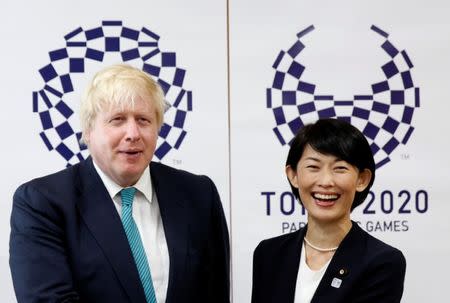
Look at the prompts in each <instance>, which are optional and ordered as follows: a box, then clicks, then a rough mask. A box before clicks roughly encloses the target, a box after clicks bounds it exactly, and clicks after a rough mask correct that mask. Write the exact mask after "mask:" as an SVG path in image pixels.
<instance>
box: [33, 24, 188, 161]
mask: <svg viewBox="0 0 450 303" xmlns="http://www.w3.org/2000/svg"><path fill="white" fill-rule="evenodd" d="M64 39H65V47H63V48H60V49H56V50H53V51H50V52H49V57H50V63H49V64H48V65H46V66H44V67H42V68H41V69H40V70H39V74H40V76H41V78H42V80H43V81H44V84H43V87H42V89H40V90H37V91H34V92H33V112H35V113H36V114H37V115H38V116H39V119H40V122H41V125H42V131H40V133H39V135H40V137H41V139H42V141H43V142H44V143H45V146H46V147H47V149H48V150H49V151H56V152H57V154H59V155H60V156H61V157H63V158H64V160H65V161H66V162H67V166H70V165H73V164H75V163H77V162H79V161H81V160H83V159H85V158H86V157H87V156H88V155H89V152H88V150H87V147H86V146H85V145H83V144H80V143H79V140H80V138H81V132H80V130H79V121H78V118H77V116H76V111H77V108H78V107H79V99H76V100H71V98H72V97H73V94H74V92H75V91H77V90H82V89H84V87H83V86H82V85H80V83H81V82H83V81H86V79H85V78H86V77H85V76H83V74H84V73H86V72H90V71H92V66H93V65H96V64H97V65H98V64H100V65H101V64H103V65H104V64H105V62H106V61H111V60H113V61H114V62H117V61H122V62H126V63H128V64H131V65H134V66H136V67H139V68H142V69H143V70H144V71H146V72H147V73H149V74H150V75H151V76H152V77H153V78H154V79H155V80H156V81H158V83H159V84H160V85H161V87H162V89H163V91H164V94H165V99H166V101H167V102H168V103H169V104H170V107H169V108H168V110H167V111H166V112H165V114H164V121H165V122H164V124H163V126H162V128H161V131H160V133H159V138H158V142H157V148H156V150H155V157H156V158H157V159H159V160H161V159H162V158H164V156H166V155H167V153H168V152H169V151H170V150H172V149H178V148H179V147H180V146H181V144H182V142H183V139H184V138H185V136H186V134H187V132H186V130H185V129H184V127H185V122H186V117H187V115H188V113H189V112H191V111H192V92H191V91H190V90H187V89H185V88H184V87H183V83H184V80H185V76H186V70H184V69H183V68H180V67H178V66H177V60H176V54H175V53H174V52H163V51H161V50H160V48H159V46H158V42H159V39H160V37H159V36H158V35H157V34H155V33H154V32H152V31H151V30H149V29H147V28H146V27H142V28H141V29H140V30H136V29H132V28H129V27H126V26H124V25H123V24H122V21H103V22H102V24H101V26H98V27H94V28H91V29H87V30H84V29H83V28H81V27H79V28H77V29H75V30H74V31H72V32H70V33H68V34H67V35H66V36H65V37H64Z"/></svg>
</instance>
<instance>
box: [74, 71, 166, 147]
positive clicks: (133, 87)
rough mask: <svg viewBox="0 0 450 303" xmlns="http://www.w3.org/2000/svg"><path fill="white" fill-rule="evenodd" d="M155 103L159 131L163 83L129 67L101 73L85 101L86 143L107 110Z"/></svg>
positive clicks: (86, 94) (164, 104) (81, 119)
mask: <svg viewBox="0 0 450 303" xmlns="http://www.w3.org/2000/svg"><path fill="white" fill-rule="evenodd" d="M139 98H140V99H142V100H143V101H146V102H151V103H152V105H153V106H154V107H155V111H156V123H157V124H158V129H159V128H160V127H161V126H162V124H163V118H164V109H165V107H166V103H165V101H164V93H163V91H162V89H161V87H160V86H159V84H158V83H157V82H156V81H155V80H153V79H152V78H151V77H150V76H149V75H148V74H147V73H145V72H144V71H142V70H140V69H138V68H135V67H132V66H130V65H126V64H117V65H113V66H109V67H107V68H105V69H103V70H101V71H99V72H98V73H97V74H96V75H95V76H94V78H93V79H92V81H91V82H90V84H89V85H88V87H87V88H86V91H85V93H84V96H83V98H82V99H81V107H80V122H81V130H82V137H81V140H82V142H86V140H85V134H86V133H87V132H88V131H89V130H91V128H92V126H93V122H94V120H95V118H96V117H97V114H98V113H99V112H100V111H102V110H105V109H109V108H114V107H119V108H125V107H128V106H131V107H133V106H134V103H135V101H136V99H139Z"/></svg>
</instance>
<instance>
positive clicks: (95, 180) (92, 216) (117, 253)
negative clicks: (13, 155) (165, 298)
mask: <svg viewBox="0 0 450 303" xmlns="http://www.w3.org/2000/svg"><path fill="white" fill-rule="evenodd" d="M78 179H79V180H80V184H79V186H78V187H79V190H80V200H79V203H78V208H79V211H80V214H81V216H82V218H83V220H84V222H85V223H86V225H87V227H88V228H89V230H90V231H91V233H92V235H93V236H94V238H95V239H96V240H97V242H98V244H99V246H100V247H101V249H102V250H103V253H104V254H105V256H106V258H107V259H108V260H109V262H110V264H111V266H112V268H113V269H114V271H115V273H116V275H117V278H118V280H119V281H120V283H121V284H122V286H123V288H124V290H125V292H126V293H127V294H128V296H129V297H130V301H132V302H146V300H145V294H144V290H143V288H142V284H141V281H140V279H139V274H138V272H137V268H136V265H135V262H134V259H133V256H132V253H131V249H130V246H129V244H128V240H127V237H126V235H125V232H124V230H123V227H122V222H121V220H120V217H119V215H118V213H117V210H116V208H115V207H114V205H113V201H112V200H111V198H110V197H109V194H108V191H107V190H106V188H105V186H104V185H103V182H102V181H101V179H100V176H99V175H98V174H97V172H96V171H95V168H94V165H93V163H92V159H91V158H90V157H89V158H88V159H87V160H86V161H84V162H83V163H81V164H80V177H79V178H78Z"/></svg>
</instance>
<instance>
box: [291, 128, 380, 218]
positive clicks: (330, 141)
mask: <svg viewBox="0 0 450 303" xmlns="http://www.w3.org/2000/svg"><path fill="white" fill-rule="evenodd" d="M290 145H291V147H290V149H289V154H288V157H287V160H286V166H288V165H289V166H290V167H291V168H292V169H293V170H294V171H296V170H297V164H298V161H300V158H301V157H302V154H303V151H304V150H305V148H306V146H308V145H309V146H311V147H312V148H313V149H314V150H316V151H318V152H320V153H322V154H326V155H333V156H335V157H337V158H338V159H340V160H344V161H346V162H348V163H350V164H351V165H353V166H355V167H357V168H358V170H359V171H360V172H362V171H364V169H366V168H367V169H369V170H370V171H371V172H372V177H371V180H370V182H369V184H368V186H367V187H366V188H365V189H364V191H362V192H356V193H355V199H354V200H353V204H352V208H351V210H353V209H354V208H355V207H357V206H358V205H360V204H362V203H363V202H364V200H365V199H366V197H367V194H368V193H369V190H370V188H371V187H372V184H373V181H374V180H375V161H374V159H373V154H372V150H371V149H370V146H369V143H368V142H367V139H366V137H365V136H364V135H363V134H362V133H361V132H360V131H359V130H358V129H357V128H356V127H354V126H353V125H351V124H350V123H347V122H345V121H344V120H339V119H321V120H318V121H317V122H315V123H314V124H307V125H305V126H303V127H302V128H301V129H300V130H299V132H298V133H297V135H296V136H295V137H294V139H293V140H292V141H291V143H290ZM288 181H289V180H288ZM289 184H290V185H291V188H292V193H293V194H294V196H295V197H296V198H297V199H298V200H299V201H300V203H302V201H301V200H300V196H299V192H298V191H299V190H298V188H295V187H294V186H292V184H291V183H290V182H289Z"/></svg>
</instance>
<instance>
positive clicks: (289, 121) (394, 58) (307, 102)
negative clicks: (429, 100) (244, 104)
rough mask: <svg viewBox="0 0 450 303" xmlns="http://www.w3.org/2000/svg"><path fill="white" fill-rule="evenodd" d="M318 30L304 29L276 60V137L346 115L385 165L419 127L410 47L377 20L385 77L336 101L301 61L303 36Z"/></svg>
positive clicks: (270, 92)
mask: <svg viewBox="0 0 450 303" xmlns="http://www.w3.org/2000/svg"><path fill="white" fill-rule="evenodd" d="M313 30H314V25H311V26H309V27H307V28H306V29H304V30H302V31H301V32H299V33H298V34H297V41H295V43H294V44H293V45H292V46H291V47H290V48H289V49H288V50H287V51H284V50H282V51H280V53H279V54H278V56H277V58H276V60H275V62H274V63H273V65H272V67H273V68H274V70H275V75H274V78H273V83H272V87H270V88H268V89H267V92H266V102H267V105H266V106H267V108H270V109H272V111H273V115H274V118H275V122H276V126H275V127H274V128H273V131H274V133H275V135H276V137H277V138H278V140H279V142H280V143H281V145H286V144H289V143H290V142H291V140H292V139H293V137H294V136H295V134H296V133H297V132H298V130H299V129H300V128H301V127H302V126H303V125H305V124H307V123H311V122H314V121H316V120H318V119H323V118H337V119H343V120H346V121H347V122H349V123H351V124H353V125H354V126H356V127H358V129H360V130H361V131H362V132H363V133H364V135H365V136H366V138H367V140H368V141H369V144H370V147H371V149H372V152H373V154H374V158H375V163H376V166H377V168H378V167H381V166H383V165H384V164H386V163H388V162H389V161H390V155H391V153H392V152H393V151H394V150H395V149H396V148H397V147H398V146H399V145H400V144H403V145H405V144H406V143H407V142H408V140H409V138H410V137H411V134H412V133H413V131H414V127H413V126H412V124H411V122H412V118H413V114H414V110H415V109H416V108H418V107H420V90H419V87H417V86H415V85H414V82H413V77H412V69H413V67H414V65H413V63H412V62H411V59H410V58H409V56H408V55H407V53H406V51H405V50H401V51H400V50H399V49H398V48H396V47H395V46H394V45H393V44H392V43H391V42H390V41H389V39H388V38H389V34H388V33H386V32H385V31H383V30H381V29H380V28H378V27H376V26H375V25H372V27H371V30H372V31H373V32H374V33H375V34H378V35H380V36H382V37H383V41H384V42H383V43H382V44H381V49H382V50H383V51H384V53H385V55H386V56H387V62H386V63H385V64H384V65H382V66H381V69H382V72H383V74H384V78H383V79H380V81H379V82H377V83H373V84H371V85H370V86H369V87H370V89H368V92H365V93H358V94H354V95H353V97H352V98H349V99H347V100H336V98H335V97H334V96H333V95H332V94H320V95H318V94H315V91H316V87H317V85H316V84H314V83H311V82H308V81H307V80H305V79H304V77H303V75H304V71H305V69H306V66H305V65H304V64H302V63H301V61H300V59H301V56H300V54H301V52H302V50H304V48H305V47H306V46H305V45H304V44H303V43H302V41H301V40H302V38H303V37H304V36H305V35H307V34H309V33H310V32H312V31H313Z"/></svg>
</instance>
